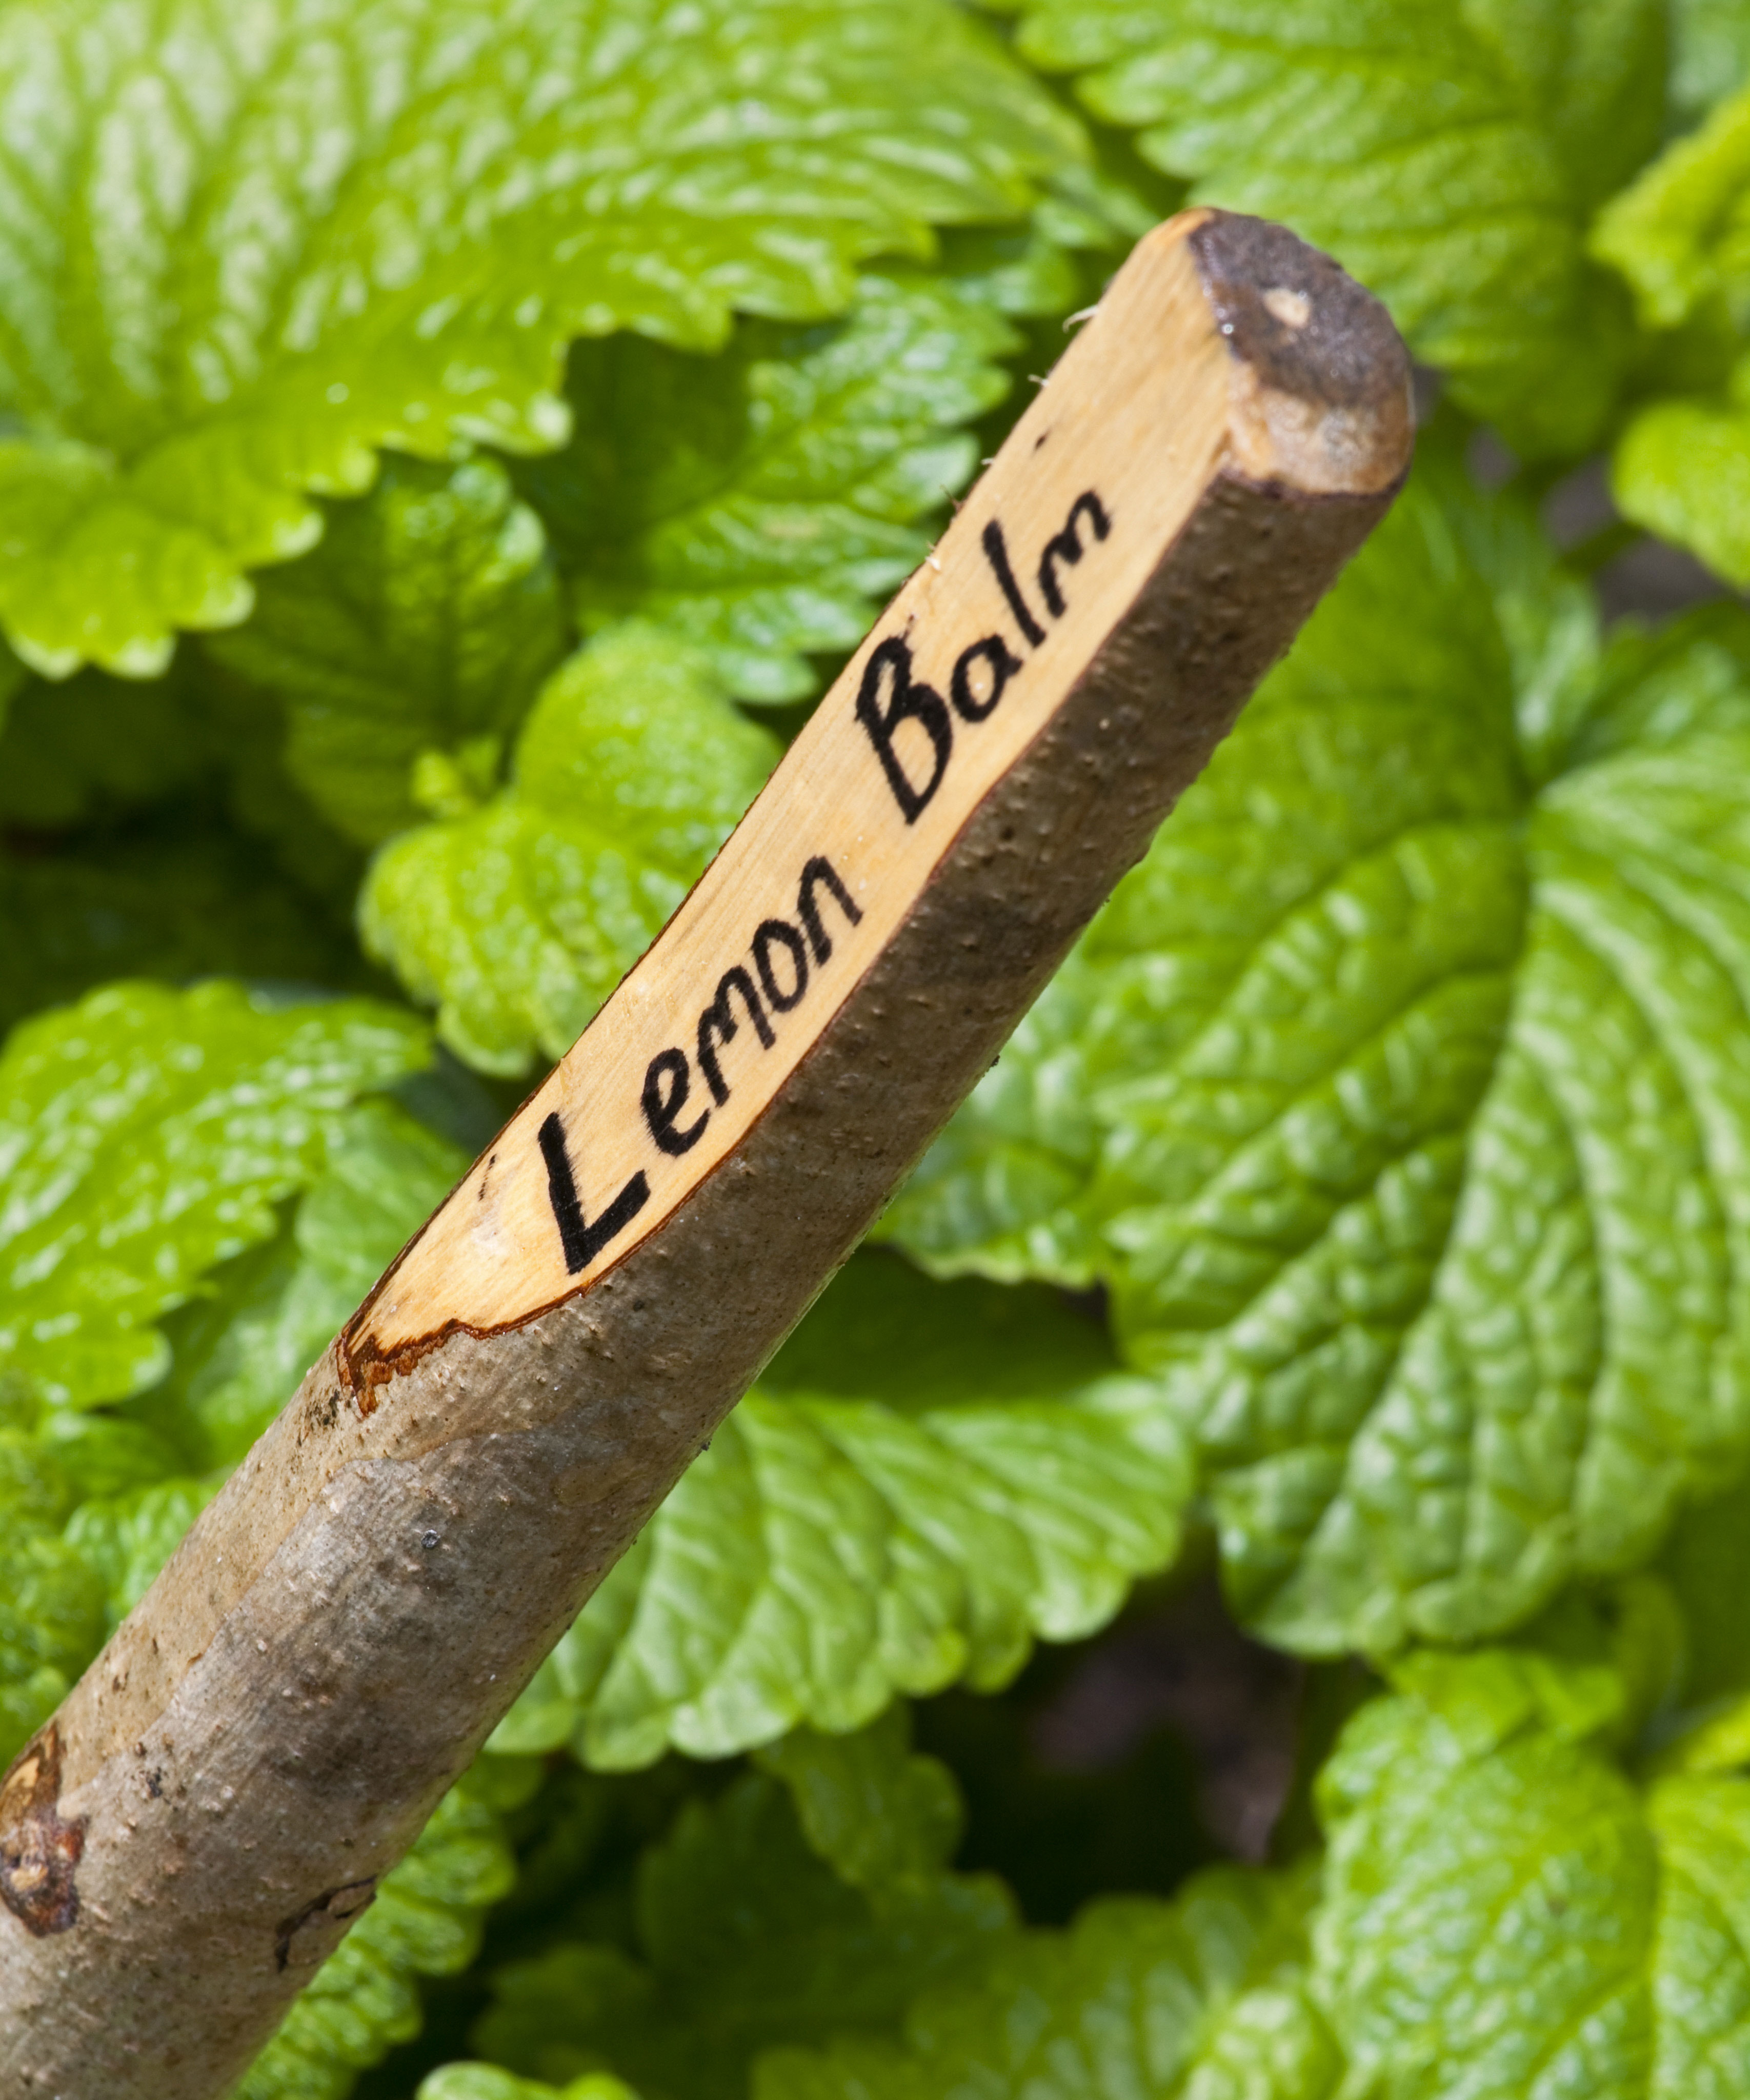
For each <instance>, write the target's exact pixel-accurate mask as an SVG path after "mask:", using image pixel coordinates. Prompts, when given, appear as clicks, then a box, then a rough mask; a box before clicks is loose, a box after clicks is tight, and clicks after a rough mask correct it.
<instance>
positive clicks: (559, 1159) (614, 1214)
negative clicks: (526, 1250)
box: [539, 1113, 650, 1276]
mask: <svg viewBox="0 0 1750 2100" xmlns="http://www.w3.org/2000/svg"><path fill="white" fill-rule="evenodd" d="M539 1142H540V1145H541V1158H543V1159H544V1160H546V1162H547V1194H548V1196H549V1198H550V1199H551V1201H552V1204H553V1215H554V1219H555V1222H556V1223H557V1224H558V1226H559V1245H560V1246H562V1247H563V1249H564V1251H565V1273H566V1274H567V1275H568V1276H576V1275H577V1273H578V1272H579V1270H581V1269H585V1268H588V1267H589V1265H590V1263H591V1262H592V1261H594V1259H595V1257H596V1256H597V1255H599V1253H600V1252H601V1251H602V1249H603V1247H604V1246H607V1244H608V1242H609V1241H610V1240H611V1239H612V1238H613V1237H615V1236H616V1234H617V1233H622V1232H624V1231H625V1229H626V1227H627V1226H628V1225H629V1224H631V1222H632V1220H634V1218H635V1217H636V1216H637V1215H638V1214H639V1211H642V1210H643V1207H644V1206H645V1204H646V1203H647V1202H649V1201H650V1184H649V1183H648V1182H647V1180H645V1179H644V1176H643V1174H642V1173H639V1174H634V1176H632V1178H631V1180H630V1181H628V1182H627V1184H626V1185H625V1188H623V1189H621V1191H620V1193H619V1194H618V1195H617V1196H616V1197H615V1198H614V1200H613V1201H612V1202H611V1203H610V1204H609V1205H608V1208H607V1209H606V1210H605V1211H603V1213H602V1215H600V1217H599V1218H598V1219H597V1220H596V1221H595V1223H594V1224H593V1225H592V1224H589V1223H588V1222H587V1221H586V1219H585V1217H584V1215H583V1206H582V1204H581V1203H580V1202H578V1200H577V1183H576V1181H575V1180H572V1171H571V1158H570V1155H569V1154H568V1153H567V1151H566V1149H565V1126H564V1124H563V1123H561V1122H560V1121H559V1116H558V1114H556V1113H555V1114H552V1115H550V1116H549V1117H548V1118H547V1119H546V1122H545V1123H542V1125H541V1130H540V1135H539Z"/></svg>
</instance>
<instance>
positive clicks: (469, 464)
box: [206, 346, 649, 845]
mask: <svg viewBox="0 0 1750 2100" xmlns="http://www.w3.org/2000/svg"><path fill="white" fill-rule="evenodd" d="M648 354H649V346H646V355H648ZM327 518H328V524H327V530H326V532H325V534H324V536H323V538H322V541H321V544H320V545H319V546H318V547H317V548H316V551H315V552H314V553H313V554H308V555H307V556H306V557H305V558H304V559H303V561H301V562H290V563H289V564H287V565H286V566H285V567H283V568H278V569H273V570H270V571H268V572H267V574H266V575H265V576H263V577H262V579H261V580H260V581H259V584H258V585H256V587H255V611H254V617H253V618H252V619H250V620H249V621H247V622H246V623H245V625H243V626H241V627H240V628H237V629H234V630H233V631H232V633H228V634H223V635H218V636H215V637H214V638H213V639H212V640H211V641H210V642H208V643H207V644H206V647H207V650H208V652H209V653H210V655H213V656H214V657H215V658H216V659H217V660H218V661H219V663H221V664H224V665H225V666H226V667H227V668H228V669H230V670H232V671H233V672H236V673H238V674H240V675H241V677H245V678H246V679H248V680H250V682H251V683H252V684H254V686H257V687H258V688H259V689H261V690H263V691H266V692H267V693H271V694H272V695H274V697H275V698H276V699H277V700H279V701H280V702H281V703H282V704H284V706H285V708H286V711H287V714H288V717H289V736H288V740H287V744H286V751H285V763H286V768H287V770H288V771H289V773H290V774H291V776H292V778H293V779H294V780H295V781H296V782H297V783H298V785H299V786H300V787H302V788H303V790H304V792H305V793H306V794H307V795H308V796H309V797H310V799H311V801H312V802H313V803H314V804H315V805H316V807H317V808H318V809H319V810H321V811H322V813H323V814H324V815H325V817H326V818H328V819H329V822H330V823H333V824H334V826H335V827H336V828H337V829H338V831H340V832H342V833H343V834H344V835H345V836H347V837H348V838H351V839H356V840H358V841H359V842H360V844H362V845H377V844H378V843H379V842H380V841H381V840H383V839H386V838H387V837H388V836H390V835H391V833H392V832H398V831H402V830H404V829H405V828H406V827H407V826H408V825H409V824H412V823H418V820H419V816H420V810H419V809H418V805H416V803H415V801H414V800H413V792H412V791H413V773H414V766H415V762H416V761H417V760H418V757H419V756H420V754H421V753H422V752H424V751H426V750H428V749H433V748H436V749H443V748H447V747H449V746H453V745H457V744H461V743H464V742H466V740H468V739H472V738H476V737H481V738H487V739H493V738H497V739H504V738H507V737H508V736H509V735H510V734H511V733H512V731H514V730H515V728H516V726H517V725H518V723H519V722H520V721H521V720H522V718H523V717H524V714H525V713H526V712H528V705H529V703H530V701H531V700H532V699H533V697H534V695H535V692H536V690H537V687H538V686H539V685H540V683H541V680H542V679H543V678H544V677H546V674H547V673H548V672H549V671H550V670H551V669H552V668H553V667H554V665H555V664H556V663H557V662H558V660H559V657H560V656H561V655H563V653H564V648H565V624H564V620H563V614H562V612H561V610H560V607H559V585H558V581H557V579H556V578H555V575H554V572H553V568H552V565H551V563H550V562H549V561H548V559H547V553H546V536H545V534H544V533H543V532H542V531H541V521H540V519H539V518H537V517H536V515H535V514H534V513H533V511H532V510H529V508H528V505H526V504H522V503H519V502H518V501H516V499H515V492H514V491H513V489H512V487H511V484H510V476H509V475H508V474H506V471H505V470H504V469H503V467H502V466H501V465H498V464H497V462H496V461H492V460H485V459H476V460H470V461H466V463H465V464H464V465H461V466H455V467H444V466H432V465H424V464H422V462H420V461H418V460H407V459H391V461H389V462H388V463H387V465H385V468H384V470H383V472H382V475H381V477H380V478H379V479H378V483H377V486H376V487H375V489H374V490H373V492H372V493H371V494H370V495H369V496H368V497H366V498H365V500H364V501H362V502H357V503H349V504H335V505H330V506H329V509H328V511H327Z"/></svg>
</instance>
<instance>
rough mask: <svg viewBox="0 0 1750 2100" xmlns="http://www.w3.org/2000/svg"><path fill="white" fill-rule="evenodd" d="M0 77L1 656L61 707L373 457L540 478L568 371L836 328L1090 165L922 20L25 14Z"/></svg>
mask: <svg viewBox="0 0 1750 2100" xmlns="http://www.w3.org/2000/svg"><path fill="white" fill-rule="evenodd" d="M0 81H3V82H5V83H6V86H5V93H4V98H3V99H0V137H3V138H4V139H5V140H6V142H7V144H6V151H5V154H4V157H0V185H3V204H0V216H3V218H4V222H5V223H6V225H7V229H8V231H7V240H8V249H7V253H8V254H9V257H10V262H9V266H8V267H7V270H6V271H5V272H4V273H3V279H0V281H3V284H4V286H5V289H4V292H3V294H0V408H5V409H7V410H9V411H10V412H11V415H12V416H13V417H15V418H17V419H18V421H17V422H16V423H15V424H14V426H13V428H14V430H15V432H16V435H9V436H8V437H7V438H6V439H4V440H0V518H4V520H5V524H4V527H3V528H0V621H3V623H4V624H5V627H6V629H7V634H8V636H9V637H10V638H11V640H12V642H13V644H14V646H15V647H16V648H17V650H18V651H19V652H20V654H21V655H23V656H24V658H25V659H26V660H27V661H29V662H30V663H31V664H34V665H35V666H36V667H37V668H40V669H42V670H44V671H46V672H49V673H63V672H64V671H67V670H69V669H71V668H73V666H74V665H75V664H77V663H78V662H80V661H81V660H84V659H91V660H95V661H96V662H98V663H100V664H104V665H105V666H107V667H108V668H112V669H116V670H119V671H122V672H125V673H128V674H130V675H139V674H141V673H151V672H154V671H157V670H158V669H160V668H162V666H163V664H164V663H165V661H166V659H167V658H168V655H169V654H170V648H171V646H172V637H173V633H174V630H175V629H177V628H179V627H197V628H214V627H224V626H231V625H235V624H237V623H238V622H240V621H241V620H243V619H244V618H245V616H246V615H247V614H248V612H249V611H250V602H251V592H250V585H249V584H248V583H247V581H246V580H245V576H244V574H243V571H245V569H248V568H251V567H256V566H258V565H259V564H260V563H263V562H272V561H281V560H285V559H286V558H289V557H290V556H292V555H294V554H299V553H302V552H303V551H304V550H306V549H307V548H308V547H309V546H310V545H312V543H313V542H314V541H315V540H316V538H317V537H318V536H319V535H320V531H321V524H322V521H321V516H320V512H319V511H318V510H316V508H315V506H314V505H312V501H311V500H310V497H311V494H312V492H314V493H316V494H319V495H325V496H341V495H356V494H358V493H360V492H362V491H363V490H364V489H365V488H366V487H369V483H370V481H371V479H372V476H373V473H374V471H375V451H376V448H378V447H381V446H384V445H393V446H396V448H399V449H400V450H402V451H404V452H413V453H416V454H418V455H419V456H420V457H429V458H438V457H443V456H444V455H445V454H446V453H449V452H453V451H455V450H457V448H461V447H462V446H463V445H465V444H466V443H471V442H474V441H476V440H479V439H486V440H488V441H490V442H492V443H497V444H499V445H502V446H504V447H506V448H509V449H510V450H513V451H524V452H526V451H532V450H541V449H542V448H546V447H549V446H551V445H553V444H555V443H559V442H561V441H562V440H563V438H564V437H565V435H567V429H568V417H567V412H566V408H565V406H564V404H563V401H562V400H561V399H560V398H559V395H558V394H557V392H556V391H555V387H556V383H557V380H558V375H559V360H560V357H561V355H562V352H563V347H564V346H565V344H566V342H567V341H568V339H569V338H571V337H574V336H577V335H580V334H587V335H603V334H607V333H611V332H612V330H614V329H619V328H630V329H636V330H637V331H639V333H644V334H647V335H652V336H656V337H659V338H661V339H663V340H665V341H669V342H679V343H686V344H691V345H696V346H700V347H708V346H712V345H714V344H715V343H718V342H721V341H722V340H723V337H724V335H725V333H726V332H727V326H728V320H729V314H730V311H731V307H740V308H742V309H744V310H746V311H754V312H760V313H765V314H769V315H775V316H784V317H795V318H802V317H804V316H812V315H820V314H824V313H830V312H833V311H840V310H842V308H843V307H845V306H846V304H848V302H849V300H850V296H851V284H852V277H853V272H854V268H855V264H856V262H858V261H859V259H860V258H864V257H865V256H868V255H872V254H881V253H884V252H886V253H893V252H904V253H911V254H927V253H928V250H929V247H930V233H929V231H928V229H929V226H930V223H931V222H932V221H935V222H941V223H961V222H966V221H978V220H984V219H1002V218H1011V217H1016V216H1019V214H1021V213H1023V211H1024V210H1026V208H1027V205H1029V203H1030V202H1031V201H1032V188H1033V185H1034V183H1035V182H1036V179H1037V178H1039V177H1040V176H1041V175H1042V174H1044V173H1045V172H1046V171H1047V170H1049V169H1050V167H1051V166H1052V165H1053V164H1054V163H1055V162H1057V161H1060V160H1063V159H1075V158H1076V157H1079V156H1080V153H1081V152H1082V151H1083V148H1082V147H1081V144H1080V139H1079V138H1078V136H1077V134H1076V130H1075V127H1074V126H1073V125H1072V124H1071V123H1070V122H1069V121H1067V119H1066V118H1065V117H1063V114H1062V113H1060V112H1058V111H1057V110H1056V109H1055V108H1054V107H1053V106H1052V104H1050V101H1049V100H1048V99H1046V98H1045V96H1044V95H1041V93H1040V91H1039V90H1037V89H1036V87H1035V86H1033V85H1032V83H1030V82H1028V81H1027V79H1026V77H1025V76H1024V75H1023V73H1020V71H1019V69H1018V68H1015V67H1014V65H1013V64H1012V63H1011V62H1010V61H1009V60H1006V59H1005V57H1004V56H1003V55H1002V54H1001V51H1000V50H999V49H998V47H997V46H996V45H995V43H994V42H993V41H992V40H991V39H990V38H988V37H987V36H986V35H985V34H984V33H982V32H981V31H980V30H979V29H978V28H977V27H976V25H974V24H972V23H971V22H970V21H969V20H967V19H966V17H965V16H964V15H962V14H961V11H959V10H958V9H957V8H956V7H951V6H948V5H947V4H945V0H878V4H876V0H855V3H854V4H848V5H847V4H846V0H735V4H733V5H731V4H729V0H705V4H703V5H700V6H698V7H692V8H690V9H688V10H686V11H683V12H682V13H679V14H677V13H675V12H674V11H673V10H665V9H662V8H660V7H656V6H655V5H653V4H651V0H608V4H607V5H604V6H601V7H593V8H591V7H584V6H583V5H581V0H541V4H539V5H537V4H533V0H495V4H493V5H491V6H489V7H484V8H483V7H480V6H479V5H477V4H475V0H372V4H369V5H366V6H363V7H345V6H341V5H338V4H336V0H271V4H269V5H267V7H264V8H263V9H262V10H260V11H257V12H256V13H255V14H253V15H251V16H250V19H249V21H248V23H247V24H246V25H244V26H243V27H241V28H238V29H237V30H236V33H235V34H226V35H223V36H221V35H219V34H216V33H214V29H213V26H212V24H211V22H210V20H209V18H208V15H207V14H206V13H205V11H204V10H203V8H202V7H201V6H199V5H198V4H197V0H175V4H174V5H172V6H170V7H169V8H168V9H166V8H164V7H150V6H148V5H146V4H145V0H101V4H99V5H98V6H97V7H95V9H88V10H86V11H85V12H83V13H82V15H80V17H79V18H78V20H77V22H75V21H74V20H72V19H71V18H69V17H68V16H67V15H65V14H64V12H63V11H61V10H60V9H59V8H58V7H54V6H51V5H50V4H47V0H21V4H20V5H17V6H15V7H11V8H9V9H7V11H6V14H5V15H4V18H3V20H0ZM73 258H77V261H75V260H74V259H73Z"/></svg>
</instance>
